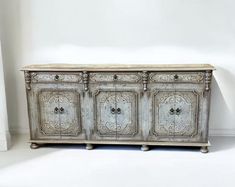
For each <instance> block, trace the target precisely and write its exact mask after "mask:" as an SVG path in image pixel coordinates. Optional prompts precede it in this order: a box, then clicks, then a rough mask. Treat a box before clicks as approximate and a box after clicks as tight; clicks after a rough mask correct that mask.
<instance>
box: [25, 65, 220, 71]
mask: <svg viewBox="0 0 235 187" xmlns="http://www.w3.org/2000/svg"><path fill="white" fill-rule="evenodd" d="M206 70H215V67H214V66H212V65H210V64H33V65H27V66H24V67H23V68H22V69H21V71H206Z"/></svg>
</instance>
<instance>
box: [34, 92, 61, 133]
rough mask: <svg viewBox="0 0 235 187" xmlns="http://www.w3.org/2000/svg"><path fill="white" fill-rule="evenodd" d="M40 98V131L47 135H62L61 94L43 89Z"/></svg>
mask: <svg viewBox="0 0 235 187" xmlns="http://www.w3.org/2000/svg"><path fill="white" fill-rule="evenodd" d="M38 100H39V114H40V115H39V118H40V120H39V126H40V129H39V131H40V133H41V134H43V135H45V136H47V135H48V136H60V117H59V115H58V112H59V95H58V93H57V92H55V91H50V90H42V91H40V93H39V95H38Z"/></svg>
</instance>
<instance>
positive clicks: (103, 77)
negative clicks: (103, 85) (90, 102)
mask: <svg viewBox="0 0 235 187" xmlns="http://www.w3.org/2000/svg"><path fill="white" fill-rule="evenodd" d="M113 81H116V82H129V83H137V82H140V81H141V75H140V74H138V73H119V72H118V73H115V72H112V73H110V72H100V73H90V75H89V82H91V83H95V82H113Z"/></svg>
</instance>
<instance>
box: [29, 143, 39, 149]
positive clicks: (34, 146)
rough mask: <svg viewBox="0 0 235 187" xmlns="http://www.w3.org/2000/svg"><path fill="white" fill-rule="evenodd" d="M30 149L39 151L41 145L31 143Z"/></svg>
mask: <svg viewBox="0 0 235 187" xmlns="http://www.w3.org/2000/svg"><path fill="white" fill-rule="evenodd" d="M30 148H31V149H37V148H39V145H38V144H37V143H31V145H30Z"/></svg>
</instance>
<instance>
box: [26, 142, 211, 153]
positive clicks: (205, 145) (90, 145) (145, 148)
mask: <svg viewBox="0 0 235 187" xmlns="http://www.w3.org/2000/svg"><path fill="white" fill-rule="evenodd" d="M29 142H30V143H31V145H30V148H31V149H37V148H39V147H41V146H42V145H43V144H86V149H87V150H92V149H94V145H99V144H106V145H141V150H142V151H148V150H149V146H179V147H200V148H201V149H200V151H201V152H202V153H208V152H209V150H208V147H210V146H211V144H210V142H209V141H208V142H207V143H192V142H190V143H185V142H128V141H122V142H120V141H119V142H116V141H108V142H106V141H100V142H98V141H77V140H67V141H66V140H30V141H29Z"/></svg>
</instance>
